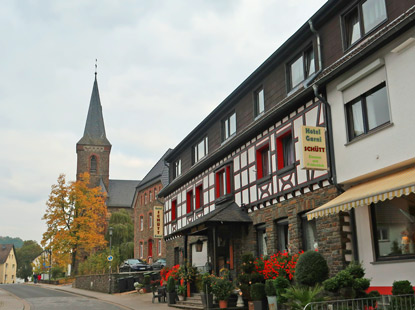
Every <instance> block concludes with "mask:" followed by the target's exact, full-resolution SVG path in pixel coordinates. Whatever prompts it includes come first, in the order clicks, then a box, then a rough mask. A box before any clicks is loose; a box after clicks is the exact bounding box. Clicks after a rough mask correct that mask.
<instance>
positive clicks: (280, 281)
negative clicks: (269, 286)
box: [274, 277, 290, 304]
mask: <svg viewBox="0 0 415 310" xmlns="http://www.w3.org/2000/svg"><path fill="white" fill-rule="evenodd" d="M274 287H275V292H276V294H277V295H276V296H277V301H278V303H280V304H283V303H285V302H287V298H285V297H284V294H285V292H286V291H287V289H288V288H289V287H290V281H288V279H287V278H286V277H276V278H275V280H274Z"/></svg>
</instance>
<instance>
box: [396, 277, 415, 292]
mask: <svg viewBox="0 0 415 310" xmlns="http://www.w3.org/2000/svg"><path fill="white" fill-rule="evenodd" d="M392 294H393V295H407V294H414V289H413V287H412V285H411V282H409V281H408V280H403V281H394V282H393V285H392Z"/></svg>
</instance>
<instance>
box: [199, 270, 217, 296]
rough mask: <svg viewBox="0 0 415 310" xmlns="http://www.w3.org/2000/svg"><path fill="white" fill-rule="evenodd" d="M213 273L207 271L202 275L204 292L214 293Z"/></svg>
mask: <svg viewBox="0 0 415 310" xmlns="http://www.w3.org/2000/svg"><path fill="white" fill-rule="evenodd" d="M213 277H214V276H213V275H211V274H210V273H208V272H205V273H204V274H203V275H202V287H203V290H202V291H203V292H204V293H206V294H211V293H212V279H213Z"/></svg>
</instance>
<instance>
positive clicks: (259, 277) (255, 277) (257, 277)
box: [250, 272, 264, 284]
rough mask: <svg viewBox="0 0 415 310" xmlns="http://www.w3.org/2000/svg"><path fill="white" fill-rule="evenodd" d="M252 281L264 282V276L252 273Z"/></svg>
mask: <svg viewBox="0 0 415 310" xmlns="http://www.w3.org/2000/svg"><path fill="white" fill-rule="evenodd" d="M250 281H251V283H252V284H254V283H262V282H264V276H263V275H262V274H260V273H257V272H254V273H251V274H250Z"/></svg>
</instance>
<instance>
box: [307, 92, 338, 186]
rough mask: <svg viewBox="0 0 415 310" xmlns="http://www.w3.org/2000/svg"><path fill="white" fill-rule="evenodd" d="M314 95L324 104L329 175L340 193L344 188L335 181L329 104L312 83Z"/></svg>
mask: <svg viewBox="0 0 415 310" xmlns="http://www.w3.org/2000/svg"><path fill="white" fill-rule="evenodd" d="M313 91H314V96H315V97H316V98H317V99H319V100H320V101H321V102H322V103H323V105H324V114H325V116H326V123H327V140H328V148H327V150H328V156H329V161H330V177H331V180H332V182H333V185H334V186H335V187H336V188H337V190H338V191H339V192H340V193H343V192H344V189H343V188H342V187H340V185H339V184H338V183H337V173H336V162H335V158H334V144H333V143H334V141H333V125H332V124H333V121H332V117H331V106H330V104H329V103H328V101H327V100H326V99H325V98H324V97H323V96H321V95H320V94H319V92H318V85H317V84H314V85H313Z"/></svg>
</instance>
